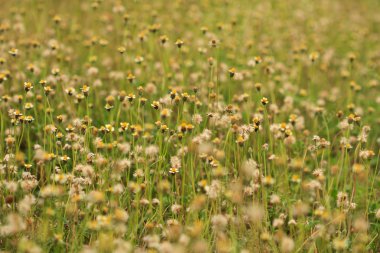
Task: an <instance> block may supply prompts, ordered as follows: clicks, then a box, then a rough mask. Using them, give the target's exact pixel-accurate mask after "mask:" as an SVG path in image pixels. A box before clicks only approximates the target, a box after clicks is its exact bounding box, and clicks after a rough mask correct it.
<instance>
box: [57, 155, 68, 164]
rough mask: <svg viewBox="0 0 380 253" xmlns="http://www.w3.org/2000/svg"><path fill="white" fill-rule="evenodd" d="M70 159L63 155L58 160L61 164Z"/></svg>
mask: <svg viewBox="0 0 380 253" xmlns="http://www.w3.org/2000/svg"><path fill="white" fill-rule="evenodd" d="M70 159H71V158H70V157H68V156H67V155H63V156H61V157H60V158H59V160H61V161H62V162H68V161H69V160H70Z"/></svg>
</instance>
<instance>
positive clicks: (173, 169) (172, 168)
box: [169, 167, 179, 175]
mask: <svg viewBox="0 0 380 253" xmlns="http://www.w3.org/2000/svg"><path fill="white" fill-rule="evenodd" d="M169 173H170V174H173V175H174V174H177V173H179V169H178V168H174V167H171V168H170V169H169Z"/></svg>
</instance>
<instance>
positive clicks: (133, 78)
mask: <svg viewBox="0 0 380 253" xmlns="http://www.w3.org/2000/svg"><path fill="white" fill-rule="evenodd" d="M135 78H136V77H135V76H134V75H133V74H132V73H128V75H127V80H128V81H129V82H130V83H132V82H133V80H135Z"/></svg>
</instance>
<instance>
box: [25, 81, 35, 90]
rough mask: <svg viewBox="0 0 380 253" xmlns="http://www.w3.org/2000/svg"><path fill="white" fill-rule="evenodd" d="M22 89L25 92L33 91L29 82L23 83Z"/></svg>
mask: <svg viewBox="0 0 380 253" xmlns="http://www.w3.org/2000/svg"><path fill="white" fill-rule="evenodd" d="M24 89H25V91H26V92H28V91H30V90H31V89H33V84H32V83H31V82H25V83H24Z"/></svg>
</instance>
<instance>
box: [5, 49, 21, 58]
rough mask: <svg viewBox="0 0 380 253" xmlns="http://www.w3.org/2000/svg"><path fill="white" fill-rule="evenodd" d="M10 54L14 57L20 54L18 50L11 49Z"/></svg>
mask: <svg viewBox="0 0 380 253" xmlns="http://www.w3.org/2000/svg"><path fill="white" fill-rule="evenodd" d="M8 53H9V54H10V55H12V56H13V57H16V56H17V55H18V54H19V52H18V49H17V48H11V49H10V50H9V51H8Z"/></svg>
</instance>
